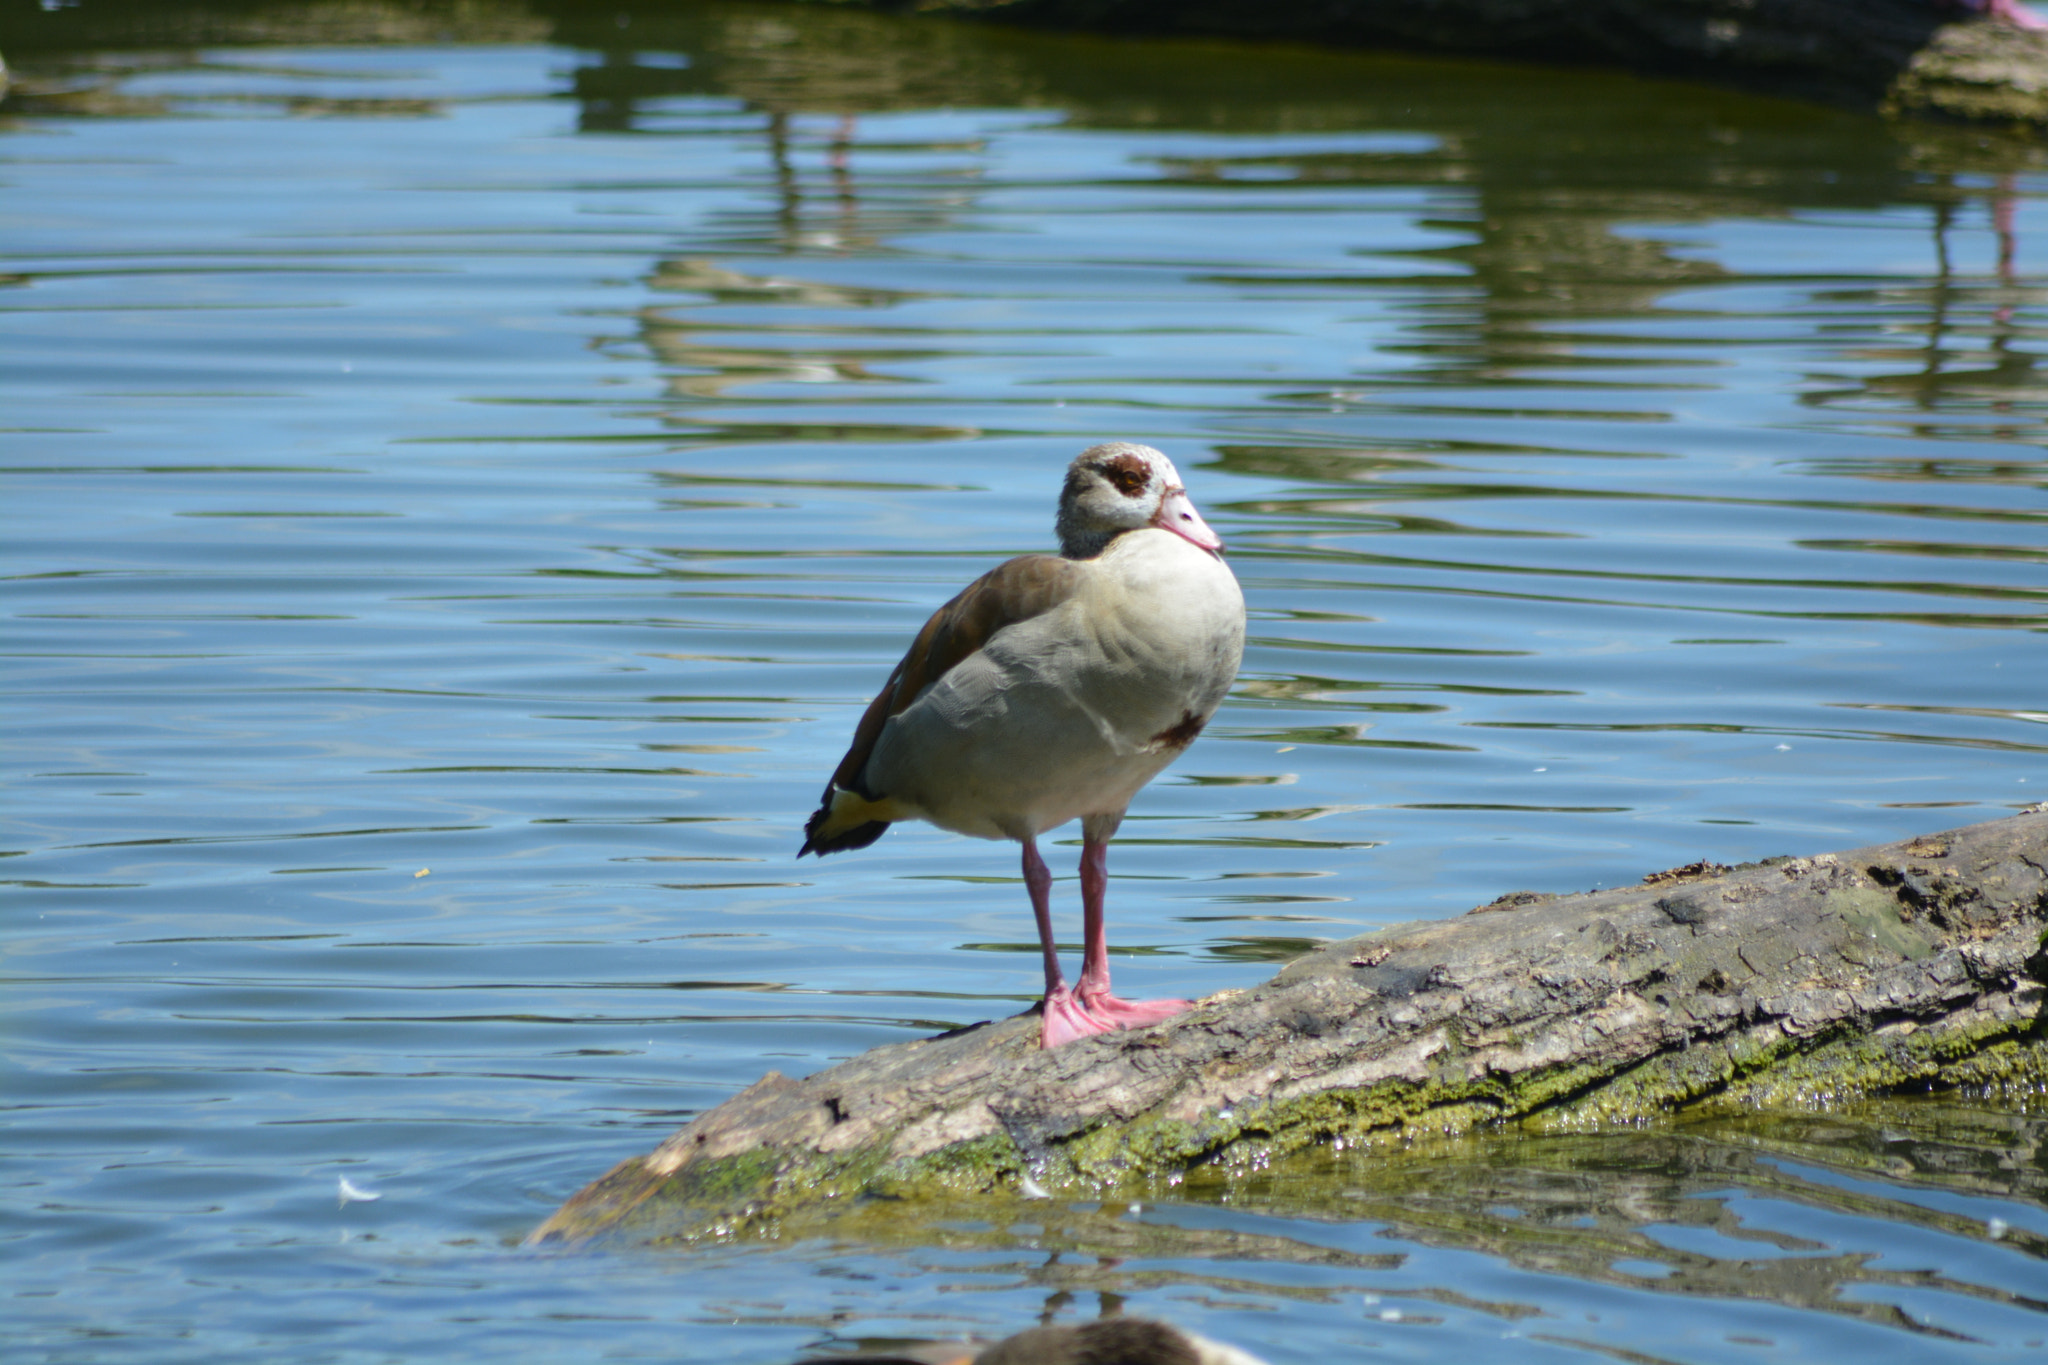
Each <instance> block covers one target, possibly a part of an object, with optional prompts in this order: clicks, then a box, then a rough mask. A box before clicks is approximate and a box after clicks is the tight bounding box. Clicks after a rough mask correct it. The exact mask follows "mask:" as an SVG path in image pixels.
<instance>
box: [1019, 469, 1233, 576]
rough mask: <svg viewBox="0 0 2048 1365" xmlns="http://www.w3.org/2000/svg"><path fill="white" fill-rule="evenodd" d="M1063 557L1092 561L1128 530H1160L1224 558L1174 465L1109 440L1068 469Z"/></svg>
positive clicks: (1059, 524)
mask: <svg viewBox="0 0 2048 1365" xmlns="http://www.w3.org/2000/svg"><path fill="white" fill-rule="evenodd" d="M1056 526H1057V529H1058V531H1059V537H1060V553H1061V554H1063V555H1065V556H1066V557H1067V558H1069V559H1093V558H1094V557H1095V556H1096V555H1099V554H1101V553H1102V551H1103V550H1104V549H1105V548H1106V547H1107V546H1108V545H1109V542H1110V541H1112V540H1115V539H1116V538H1117V537H1118V536H1120V535H1122V534H1123V533H1124V532H1125V531H1136V530H1140V529H1142V528H1144V527H1147V526H1156V527H1158V528H1159V529H1160V530H1162V531H1171V532H1172V533H1173V534H1174V535H1177V536H1179V537H1181V538H1182V539H1183V540H1186V541H1187V542H1188V543H1189V544H1191V545H1195V546H1197V547H1199V548H1201V549H1204V550H1207V551H1208V552H1209V553H1211V554H1220V553H1221V552H1222V550H1223V540H1222V538H1221V537H1219V536H1218V535H1217V534H1216V533H1215V532H1214V531H1212V530H1210V529H1209V524H1208V523H1207V522H1205V521H1203V520H1202V514H1201V513H1200V512H1197V511H1196V510H1195V505H1194V503H1192V502H1190V501H1189V500H1188V490H1187V489H1186V488H1185V487H1184V486H1182V484H1181V481H1180V472H1179V471H1178V470H1176V469H1175V468H1174V467H1173V461H1171V460H1169V459H1167V458H1166V457H1165V456H1164V455H1162V454H1160V453H1159V452H1158V451H1156V450H1154V449H1153V448H1152V447H1150V446H1141V445H1137V444H1135V443H1133V442H1130V441H1110V442H1108V443H1107V444H1104V445H1099V446H1090V447H1089V448H1088V449H1086V450H1084V451H1082V452H1081V453H1080V454H1079V455H1078V456H1076V457H1075V459H1074V462H1073V463H1072V464H1071V465H1068V466H1067V485H1066V487H1065V488H1064V489H1063V490H1062V491H1061V493H1060V514H1059V520H1058V522H1057V523H1056Z"/></svg>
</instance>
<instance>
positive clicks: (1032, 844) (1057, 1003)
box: [1024, 839, 1114, 1047]
mask: <svg viewBox="0 0 2048 1365" xmlns="http://www.w3.org/2000/svg"><path fill="white" fill-rule="evenodd" d="M1024 887H1025V889H1026V890H1027V891H1029V892H1030V893H1031V913H1032V914H1033V915H1034V916H1036V917H1037V919H1038V948H1039V951H1040V952H1041V953H1043V954H1044V955H1045V1004H1044V1006H1043V1013H1042V1016H1041V1020H1040V1023H1039V1029H1038V1041H1039V1044H1040V1046H1042V1047H1058V1046H1059V1045H1060V1044H1061V1043H1068V1042H1072V1041H1073V1040H1074V1039H1076V1038H1086V1037H1087V1036H1088V1035H1089V1034H1091V1033H1105V1032H1107V1031H1108V1030H1109V1029H1111V1028H1113V1027H1114V1025H1111V1024H1102V1023H1098V1022H1096V1021H1095V1020H1094V1019H1092V1018H1090V1017H1089V1015H1088V1011H1087V1010H1085V1009H1083V1008H1082V1006H1081V1002H1080V1001H1079V1000H1076V999H1075V998H1074V993H1073V992H1072V991H1070V990H1068V989H1067V979H1066V977H1064V976H1062V975H1061V974H1060V950H1059V945H1058V944H1057V943H1056V942H1055V941H1054V939H1053V936H1052V873H1051V872H1049V871H1047V870H1046V866H1045V859H1043V858H1041V857H1039V856H1038V843H1037V841H1036V840H1033V839H1026V840H1025V841H1024Z"/></svg>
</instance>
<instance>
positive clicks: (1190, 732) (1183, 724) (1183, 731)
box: [1152, 711, 1209, 749]
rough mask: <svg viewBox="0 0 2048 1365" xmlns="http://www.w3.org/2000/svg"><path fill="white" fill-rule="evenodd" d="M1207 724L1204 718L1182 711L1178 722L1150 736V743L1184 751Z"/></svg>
mask: <svg viewBox="0 0 2048 1365" xmlns="http://www.w3.org/2000/svg"><path fill="white" fill-rule="evenodd" d="M1208 723H1209V722H1208V720H1207V718H1205V717H1202V716H1198V715H1196V714H1195V713H1194V712H1192V711H1183V712H1182V713H1181V717H1180V722H1179V723H1178V724H1175V725H1169V726H1167V727H1166V728H1165V729H1164V730H1161V731H1160V732H1159V733H1158V734H1156V735H1154V736H1152V742H1153V743H1154V744H1162V745H1165V746H1166V747H1167V748H1169V749H1185V748H1187V747H1188V745H1190V744H1193V743H1194V742H1195V736H1196V735H1199V734H1201V733H1202V727H1203V726H1204V725H1207V724H1208Z"/></svg>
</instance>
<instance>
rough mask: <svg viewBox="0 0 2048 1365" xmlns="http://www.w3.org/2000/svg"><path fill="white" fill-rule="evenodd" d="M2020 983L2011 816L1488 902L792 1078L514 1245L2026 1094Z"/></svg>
mask: <svg viewBox="0 0 2048 1365" xmlns="http://www.w3.org/2000/svg"><path fill="white" fill-rule="evenodd" d="M2044 981H2048V809H2043V808H2040V807H2036V808H2034V809H2031V810H2029V811H2027V812H2024V813H2022V814H2019V815H2016V816H2013V817H2010V818H2008V819H2004V820H1997V821H1992V822H1990V823H1987V824H1981V825H1972V826H1968V827H1967V828H1964V829H1959V830H1952V831H1949V832H1947V833H1943V834H1936V835H1925V836H1921V837H1919V838H1915V839H1909V840H1904V841H1902V842H1899V843H1893V844H1883V845H1878V846H1875V847H1871V848H1863V849H1856V850H1853V851H1849V852H1843V853H1832V854H1821V855H1819V856H1816V857H1806V858H1777V859H1771V860H1768V861H1766V862H1763V863H1757V864H1750V865H1747V866H1744V867H1740V868H1733V869H1730V868H1721V867H1714V866H1710V865H1696V866H1693V867H1689V868H1682V869H1677V870H1674V871H1672V872H1667V873H1658V874H1655V875H1654V876H1651V877H1648V878H1645V879H1644V883H1643V884H1642V885H1639V886H1634V887H1626V888H1617V889H1614V890H1608V891H1591V892H1584V893H1580V894H1577V895H1569V896H1538V895H1532V894H1526V893H1522V894H1515V895H1510V896H1504V897H1502V898H1501V899H1499V900H1497V901H1495V902H1493V903H1492V904H1490V905H1484V906H1481V907H1479V908H1478V909H1477V910H1474V911H1473V912H1471V913H1470V914H1467V915H1464V916H1462V917H1460V918H1456V919H1450V920H1433V921H1424V922H1419V923H1414V924H1406V925H1400V926H1397V927H1395V928H1391V929H1385V930H1381V931H1379V932H1377V933H1373V934H1368V935H1365V936H1363V937H1361V938H1355V939H1349V940H1345V941H1343V942H1340V943H1334V944H1329V945H1327V946H1325V947H1323V948H1320V949H1318V950H1317V951H1315V952H1312V953H1309V954H1307V955H1306V956H1304V957H1302V958H1299V959H1297V960H1296V961H1294V962H1292V963H1290V964H1288V966H1287V967H1285V968H1284V969H1282V970H1281V972H1280V973H1279V974H1278V975H1277V976H1275V977H1274V978H1273V980H1272V981H1270V982H1268V983H1266V984H1265V985H1262V986H1259V987H1256V988H1253V989H1251V990H1246V991H1228V992H1224V993H1222V994H1220V995H1217V996H1212V997H1210V998H1209V999H1207V1000H1204V1001H1202V1002H1200V1003H1199V1004H1198V1005H1197V1006H1196V1007H1195V1008H1194V1009H1193V1010H1190V1011H1189V1012H1188V1013H1186V1014H1183V1015H1181V1016H1179V1017H1178V1018H1176V1019H1172V1020H1169V1021H1167V1022H1166V1023H1164V1024H1160V1025H1157V1026H1154V1027H1152V1028H1148V1029H1141V1030H1133V1031H1130V1032H1124V1033H1114V1034H1107V1035H1104V1036H1102V1037H1098V1038H1089V1039H1083V1040H1081V1041H1080V1042H1076V1043H1071V1044H1068V1045H1067V1046H1065V1047H1062V1048H1059V1049H1057V1050H1055V1051H1052V1052H1044V1051H1041V1050H1040V1049H1039V1048H1038V1046H1037V1020H1036V1018H1035V1016H1031V1015H1023V1016H1018V1017H1016V1018H1012V1019H1005V1020H1001V1021H999V1022H996V1023H992V1024H984V1025H979V1026H976V1027H973V1028H968V1029H961V1030H958V1031H956V1032H953V1033H949V1034H944V1035H941V1036H940V1037H937V1038H932V1039H925V1040H919V1041H915V1042H908V1043H894V1044H890V1045H888V1046H885V1047H880V1048H876V1049H875V1050H873V1051H872V1052H869V1053H867V1054H866V1055H864V1056H861V1057H857V1058H855V1059H853V1060H852V1061H849V1062H845V1063H842V1064H841V1065H839V1066H836V1067H832V1068H830V1069H829V1070H826V1071H822V1072H819V1073H817V1074H816V1075H813V1076H810V1077H807V1078H805V1079H803V1080H791V1079H790V1078H788V1077H786V1076H782V1075H780V1074H778V1073H775V1072H770V1073H769V1074H768V1075H767V1076H765V1077H763V1078H762V1079H761V1080H760V1081H759V1082H758V1083H756V1084H755V1085H753V1086H751V1087H749V1088H748V1089H747V1090H745V1091H743V1092H742V1093H741V1094H739V1095H736V1096H734V1097H733V1098H732V1099H731V1100H728V1101H727V1102H726V1103H724V1104H722V1105H720V1106H719V1107H718V1108H716V1109H713V1110H712V1111H710V1112H709V1113H706V1114H704V1115H702V1116H700V1117H698V1118H697V1119H695V1120H694V1121H692V1122H691V1123H689V1124H688V1125H686V1126H685V1127H683V1128H682V1129H681V1130H679V1131H678V1132H676V1133H675V1134H674V1135H672V1136H671V1137H670V1138H668V1140H667V1141H665V1142H663V1143H662V1144H661V1146H660V1147H658V1148H656V1149H655V1150H654V1151H653V1152H652V1153H650V1154H648V1155H647V1156H644V1157H633V1158H630V1159H628V1160H626V1161H623V1162H621V1163H619V1165H618V1166H616V1167H614V1168H613V1169H612V1170H611V1171H610V1172H609V1173H607V1174H606V1175H605V1176H604V1177H603V1178H601V1179H600V1180H598V1181H596V1182H595V1183H594V1184H592V1185H590V1186H589V1187H588V1188H586V1189H584V1190H583V1191H581V1192H580V1193H578V1194H577V1195H575V1196H574V1197H573V1198H571V1199H570V1200H569V1201H568V1202H567V1203H566V1204H564V1205H563V1206H562V1207H561V1209H559V1210H558V1211H557V1212H556V1213H555V1214H554V1215H553V1216H552V1217H551V1218H549V1219H548V1221H547V1222H546V1223H544V1224H542V1225H541V1227H539V1228H538V1229H536V1230H535V1231H534V1233H533V1234H532V1236H531V1238H530V1239H529V1241H531V1242H536V1243H540V1242H550V1241H560V1240H567V1241H579V1240H583V1239H586V1238H589V1237H592V1236H596V1235H600V1234H611V1233H617V1234H624V1235H626V1236H629V1237H635V1238H648V1239H656V1238H659V1239H691V1238H696V1237H701V1236H706V1235H725V1234H730V1233H734V1232H748V1231H766V1230H769V1229H771V1228H773V1227H775V1226H778V1225H780V1224H782V1223H783V1222H784V1221H785V1220H787V1219H789V1218H791V1217H792V1216H794V1215H797V1214H799V1213H801V1212H804V1211H807V1210H812V1209H815V1208H817V1207H818V1206H820V1205H826V1204H831V1203H834V1202H835V1201H846V1200H852V1199H857V1198H861V1197H868V1198H874V1197H881V1198H909V1197H927V1196H931V1195H934V1194H942V1195H946V1196H980V1195H989V1194H1000V1193H1009V1194H1014V1193H1015V1192H1016V1191H1017V1190H1018V1189H1019V1188H1033V1187H1036V1188H1042V1189H1045V1190H1050V1191H1055V1192H1062V1193H1076V1194H1078V1193H1082V1192H1086V1193H1087V1194H1089V1195H1096V1194H1102V1193H1108V1192H1113V1191H1116V1190H1119V1189H1126V1188H1140V1187H1145V1188H1150V1187H1151V1185H1152V1182H1156V1181H1158V1180H1160V1179H1162V1178H1164V1179H1172V1178H1177V1177H1178V1176H1179V1175H1181V1174H1182V1173H1184V1172H1186V1171H1188V1170H1189V1169H1191V1168H1196V1167H1201V1166H1209V1165H1219V1164H1220V1165H1226V1166H1228V1165H1243V1164H1251V1165H1256V1164H1258V1163H1260V1162H1263V1161H1266V1160H1270V1159H1271V1158H1273V1157H1274V1156H1278V1155H1282V1154H1285V1153H1288V1152H1292V1151H1296V1150H1300V1149H1303V1148H1308V1147H1313V1146H1316V1145H1320V1144H1331V1145H1335V1146H1339V1147H1342V1146H1346V1145H1353V1144H1358V1143H1368V1144H1370V1143H1376V1142H1385V1141H1390V1140H1391V1141H1401V1140H1405V1139H1408V1138H1411V1137H1413V1136H1414V1135H1417V1134H1421V1133H1461V1132H1467V1131H1471V1130H1473V1129H1475V1128H1478V1127H1481V1126H1483V1125H1490V1124H1501V1123H1505V1122H1510V1121H1519V1122H1521V1123H1523V1124H1525V1125H1529V1126H1535V1127H1552V1128H1555V1127H1572V1126H1590V1125H1603V1124H1612V1123H1616V1122H1623V1123H1627V1122H1636V1121H1640V1120H1643V1119H1645V1118H1650V1117H1653V1116H1657V1115H1662V1114H1668V1113H1672V1112H1674V1111H1677V1110H1682V1109H1708V1108H1712V1107H1714V1106H1724V1107H1743V1108H1760V1107H1772V1108H1785V1107H1798V1106H1811V1105H1814V1104H1820V1103H1831V1102H1834V1101H1837V1100H1840V1099H1844V1098H1848V1097H1852V1096H1857V1095H1868V1094H1883V1093H1887V1092H1892V1091H1897V1090H1901V1089H1908V1088H1931V1087H1942V1086H1955V1085H1974V1084H2000V1083H2004V1084H2021V1085H2038V1084H2041V1083H2043V1082H2048V1029H2044V1027H2043V1020H2042V1015H2041V1005H2042V999H2043V982H2044ZM1027 1181H1029V1182H1033V1184H1032V1185H1031V1186H1027V1185H1026V1184H1025V1182H1027Z"/></svg>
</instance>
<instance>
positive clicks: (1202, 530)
mask: <svg viewBox="0 0 2048 1365" xmlns="http://www.w3.org/2000/svg"><path fill="white" fill-rule="evenodd" d="M1152 524H1153V525H1154V526H1157V527H1158V528H1159V529H1160V530H1162V531H1171V532H1173V533H1174V534H1175V535H1177V536H1179V537H1180V538H1181V539H1183V540H1185V541H1187V542H1188V543H1189V544H1191V545H1199V546H1200V547H1201V548H1203V549H1204V550H1207V551H1208V552H1209V553H1211V554H1221V553H1223V537H1221V536H1219V535H1217V534H1216V533H1215V532H1214V531H1212V530H1210V529H1209V523H1208V522H1206V521H1203V520H1202V514H1201V513H1200V512H1197V511H1196V510H1195V505H1194V504H1193V503H1192V502H1189V501H1188V490H1187V489H1185V488H1169V489H1167V490H1166V496H1165V497H1163V498H1161V499H1160V500H1159V510H1158V511H1157V512H1154V513H1153V514H1152Z"/></svg>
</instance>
